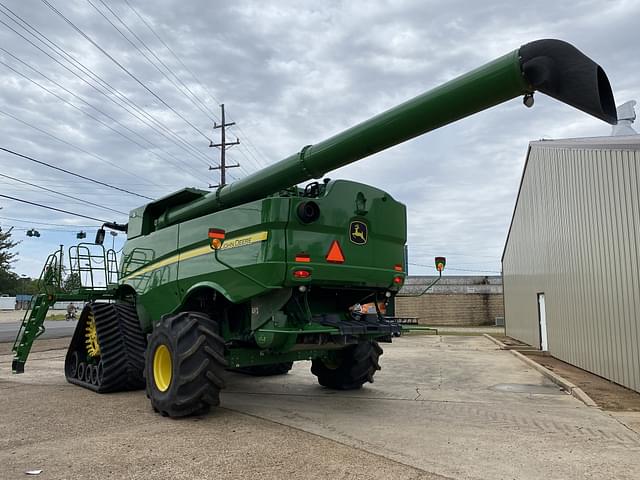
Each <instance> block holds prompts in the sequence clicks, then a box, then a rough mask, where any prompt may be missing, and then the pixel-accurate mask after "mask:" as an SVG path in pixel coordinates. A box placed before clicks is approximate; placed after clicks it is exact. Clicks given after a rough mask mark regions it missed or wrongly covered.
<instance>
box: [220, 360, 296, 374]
mask: <svg viewBox="0 0 640 480" xmlns="http://www.w3.org/2000/svg"><path fill="white" fill-rule="evenodd" d="M291 367H293V362H281V363H273V364H271V365H254V366H252V367H244V368H236V369H234V370H233V371H234V372H238V373H244V374H245V375H253V376H254V377H269V376H272V375H284V374H285V373H287V372H289V370H291Z"/></svg>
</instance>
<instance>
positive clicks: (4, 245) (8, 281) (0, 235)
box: [0, 227, 20, 295]
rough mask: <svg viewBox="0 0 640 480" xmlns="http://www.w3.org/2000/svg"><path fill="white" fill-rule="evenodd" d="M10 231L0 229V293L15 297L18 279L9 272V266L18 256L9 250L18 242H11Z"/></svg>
mask: <svg viewBox="0 0 640 480" xmlns="http://www.w3.org/2000/svg"><path fill="white" fill-rule="evenodd" d="M11 230H12V228H10V229H9V230H7V231H3V230H2V227H0V293H5V294H10V295H15V293H16V291H17V288H18V281H19V279H18V276H17V275H16V274H15V273H13V272H12V271H11V264H12V263H13V262H14V261H15V258H16V256H17V255H18V254H17V253H15V252H11V249H12V248H14V247H15V246H16V245H18V244H19V243H20V242H14V241H13V240H11Z"/></svg>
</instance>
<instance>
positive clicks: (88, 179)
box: [0, 147, 153, 200]
mask: <svg viewBox="0 0 640 480" xmlns="http://www.w3.org/2000/svg"><path fill="white" fill-rule="evenodd" d="M0 150H2V151H3V152H7V153H10V154H11V155H16V156H17V157H21V158H24V159H26V160H29V161H31V162H35V163H38V164H40V165H44V166H46V167H49V168H53V169H54V170H58V171H60V172H64V173H67V174H69V175H73V176H74V177H78V178H82V179H83V180H87V181H89V182H92V183H97V184H98V185H102V186H105V187H108V188H112V189H114V190H119V191H121V192H124V193H128V194H129V195H135V196H136V197H141V198H146V199H147V200H153V198H151V197H147V196H145V195H140V194H139V193H135V192H131V191H129V190H125V189H124V188H119V187H116V186H114V185H109V184H108V183H105V182H101V181H100V180H95V179H93V178H89V177H85V176H84V175H80V174H79V173H75V172H72V171H70V170H65V169H64V168H61V167H56V166H55V165H51V164H50V163H47V162H43V161H41V160H36V159H35V158H32V157H29V156H27V155H23V154H21V153H18V152H14V151H13V150H9V149H8V148H4V147H0Z"/></svg>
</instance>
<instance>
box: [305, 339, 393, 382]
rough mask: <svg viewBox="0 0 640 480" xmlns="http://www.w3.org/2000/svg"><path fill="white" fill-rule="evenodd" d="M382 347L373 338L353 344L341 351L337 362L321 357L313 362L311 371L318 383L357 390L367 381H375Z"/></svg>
mask: <svg viewBox="0 0 640 480" xmlns="http://www.w3.org/2000/svg"><path fill="white" fill-rule="evenodd" d="M380 355H382V348H380V345H378V342H375V341H373V340H370V341H365V342H360V343H358V344H356V345H351V346H349V347H347V348H345V349H344V350H342V351H341V352H339V357H338V358H337V361H336V363H335V364H329V363H326V362H324V361H323V360H321V359H315V360H313V362H312V363H311V373H313V374H314V375H315V376H316V377H318V383H319V384H320V385H322V386H323V387H327V388H332V389H334V390H357V389H358V388H361V387H362V385H363V384H365V383H366V382H371V383H373V375H374V374H375V373H376V371H377V370H380V364H379V363H378V359H379V358H380Z"/></svg>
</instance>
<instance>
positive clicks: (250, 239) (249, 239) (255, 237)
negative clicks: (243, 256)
mask: <svg viewBox="0 0 640 480" xmlns="http://www.w3.org/2000/svg"><path fill="white" fill-rule="evenodd" d="M268 236H269V232H266V231H264V232H257V233H251V234H249V235H243V236H242V237H236V238H230V239H228V240H225V242H224V243H223V244H222V249H221V250H229V249H231V248H238V247H246V246H247V245H252V244H254V243H259V242H263V241H265V240H266V239H267V238H268ZM212 253H213V250H212V249H211V247H210V246H209V245H205V246H203V247H196V248H192V249H191V250H187V251H186V252H182V253H179V254H177V255H171V256H170V257H168V258H165V259H164V260H159V261H157V262H153V263H150V264H149V265H147V266H146V267H143V268H141V269H139V270H136V271H135V272H133V273H132V274H131V275H127V276H126V277H124V278H122V280H128V279H130V278H134V277H139V276H140V275H144V274H145V273H149V272H152V271H154V270H157V269H159V268H162V267H166V266H167V265H171V264H173V263H178V262H182V261H185V260H189V259H191V258H195V257H200V256H202V255H207V254H212Z"/></svg>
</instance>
